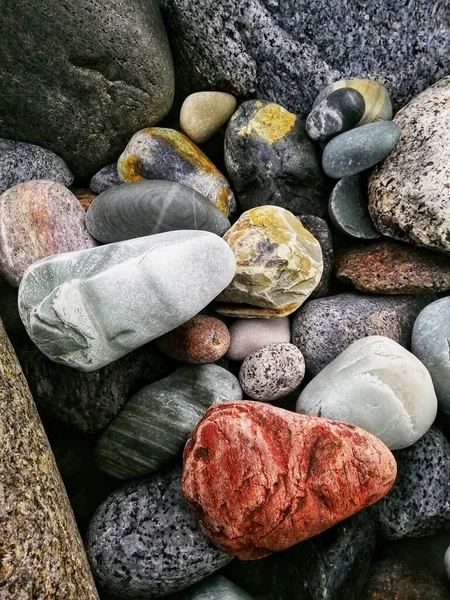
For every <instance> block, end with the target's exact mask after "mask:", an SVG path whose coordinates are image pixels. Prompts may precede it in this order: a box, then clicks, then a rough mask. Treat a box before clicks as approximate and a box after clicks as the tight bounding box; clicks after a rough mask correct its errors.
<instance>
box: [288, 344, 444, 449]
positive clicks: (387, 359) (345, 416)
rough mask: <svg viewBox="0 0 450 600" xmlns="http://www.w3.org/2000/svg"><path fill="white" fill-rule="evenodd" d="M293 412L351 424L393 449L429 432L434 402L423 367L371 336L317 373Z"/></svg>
mask: <svg viewBox="0 0 450 600" xmlns="http://www.w3.org/2000/svg"><path fill="white" fill-rule="evenodd" d="M296 410H297V412H299V413H303V414H307V415H313V416H320V417H325V418H327V419H336V420H338V421H344V422H345V423H352V424H353V425H357V426H358V427H362V428H363V429H365V430H366V431H369V432H370V433H372V434H374V435H376V436H377V437H379V438H380V439H381V440H382V441H383V442H384V443H385V444H386V445H387V446H388V447H389V448H390V449H391V450H397V449H400V448H406V447H407V446H411V444H414V442H416V441H417V440H418V439H419V438H420V437H422V435H424V433H425V432H426V431H428V429H429V428H430V427H431V424H432V423H433V421H434V419H435V417H436V412H437V398H436V394H435V392H434V388H433V382H432V381H431V377H430V374H429V373H428V371H427V370H426V368H425V367H424V365H423V364H422V363H421V362H420V361H419V360H418V359H417V358H416V357H415V356H414V355H413V354H411V353H410V352H408V350H405V348H403V347H402V346H400V345H399V344H397V342H394V341H393V340H391V339H389V338H387V337H382V336H375V335H374V336H369V337H365V338H363V339H361V340H357V341H356V342H353V343H352V344H351V345H350V346H349V347H348V348H346V350H344V351H343V352H342V353H341V354H339V356H338V357H337V358H335V359H334V360H333V361H332V362H331V363H330V364H329V365H327V366H326V367H325V368H324V369H323V370H322V371H321V372H320V373H319V374H318V375H316V377H314V379H313V380H312V381H311V382H310V383H309V384H308V385H307V386H306V387H305V388H304V389H303V391H302V392H301V394H300V396H299V398H298V400H297V407H296Z"/></svg>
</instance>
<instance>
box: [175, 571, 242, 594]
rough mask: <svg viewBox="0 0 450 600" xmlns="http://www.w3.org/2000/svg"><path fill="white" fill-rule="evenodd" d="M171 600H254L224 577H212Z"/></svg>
mask: <svg viewBox="0 0 450 600" xmlns="http://www.w3.org/2000/svg"><path fill="white" fill-rule="evenodd" d="M169 600H252V596H250V594H247V592H245V591H244V590H243V589H242V588H240V587H238V586H237V585H235V584H234V583H232V582H231V581H230V580H229V579H226V578H225V577H224V576H223V575H211V577H208V578H207V579H204V580H203V581H201V582H200V583H197V584H195V585H193V586H192V587H191V588H189V589H187V590H184V591H183V592H180V593H179V594H175V595H174V596H170V599H169Z"/></svg>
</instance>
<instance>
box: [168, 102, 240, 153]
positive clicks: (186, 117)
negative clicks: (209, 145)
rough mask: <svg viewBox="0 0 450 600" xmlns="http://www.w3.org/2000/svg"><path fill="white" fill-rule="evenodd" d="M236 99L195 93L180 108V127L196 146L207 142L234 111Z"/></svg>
mask: <svg viewBox="0 0 450 600" xmlns="http://www.w3.org/2000/svg"><path fill="white" fill-rule="evenodd" d="M236 104H237V103H236V98H235V97H234V96H232V95H231V94H225V93H223V92H197V93H196V94H191V95H190V96H188V97H187V98H186V100H185V101H184V102H183V105H182V106H181V111H180V126H181V129H182V131H183V133H185V134H186V135H187V136H188V137H189V138H191V140H192V141H193V142H195V143H196V144H203V143H204V142H206V141H208V140H209V138H211V137H212V136H213V135H214V134H215V133H216V132H217V131H218V130H219V129H220V128H221V127H222V125H224V124H225V123H226V122H227V121H228V119H229V118H230V117H231V115H232V114H233V113H234V111H235V110H236Z"/></svg>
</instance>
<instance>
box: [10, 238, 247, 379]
mask: <svg viewBox="0 0 450 600" xmlns="http://www.w3.org/2000/svg"><path fill="white" fill-rule="evenodd" d="M234 272H235V260H234V256H233V252H232V251H231V250H230V247H229V246H228V244H226V242H224V241H223V240H222V239H221V238H219V237H218V236H216V235H214V234H213V233H209V232H207V231H169V232H167V233H160V234H157V235H151V236H147V237H144V238H136V239H134V240H127V241H125V242H117V243H115V244H108V245H106V246H100V247H98V248H92V249H90V250H83V251H80V252H72V253H66V254H64V255H58V256H56V257H50V258H47V259H45V260H42V261H39V262H38V263H35V264H34V265H32V266H31V267H30V268H29V269H28V270H27V271H26V273H25V275H24V277H23V279H22V283H21V286H20V288H19V297H18V304H19V313H20V317H21V319H22V321H23V323H24V325H25V328H26V330H27V332H28V334H29V336H30V337H31V339H32V340H33V342H34V343H35V344H36V345H37V346H38V348H39V349H40V350H41V351H42V352H43V353H44V354H45V355H46V356H48V357H49V358H50V359H51V360H54V361H55V362H58V363H61V364H64V365H67V366H69V367H73V368H75V369H79V370H80V371H87V372H89V371H95V370H96V369H100V368H101V367H104V366H106V365H108V364H110V363H111V362H113V361H115V360H117V359H119V358H120V357H122V356H124V355H125V354H128V352H131V351H132V350H134V349H135V348H138V347H139V346H142V345H144V344H146V343H147V342H150V341H151V340H153V339H155V338H157V337H159V336H161V335H163V334H164V333H167V332H168V331H170V330H171V329H174V328H175V327H178V326H179V325H181V324H182V323H185V322H186V321H188V320H189V319H190V318H192V317H193V316H194V315H196V314H197V313H198V312H199V311H200V310H202V308H204V307H205V306H207V305H208V304H209V303H210V302H211V301H212V300H213V299H214V298H215V297H216V296H217V294H218V293H219V292H220V291H222V290H223V289H224V288H225V287H226V286H227V285H228V283H230V281H231V280H232V278H233V276H234Z"/></svg>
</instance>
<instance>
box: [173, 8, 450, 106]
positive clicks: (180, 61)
mask: <svg viewBox="0 0 450 600" xmlns="http://www.w3.org/2000/svg"><path fill="white" fill-rule="evenodd" d="M434 6H435V9H434V10H430V4H429V2H428V1H427V0H417V1H416V2H414V3H406V2H405V3H403V4H402V5H401V7H399V5H398V4H396V3H384V2H383V3H375V2H371V3H355V2H352V1H350V0H345V1H344V2H342V3H339V4H338V3H335V4H330V2H329V0H315V1H314V2H309V3H301V4H299V3H298V2H296V1H295V0H288V1H284V2H274V1H271V0H245V2H242V1H240V0H228V1H227V2H226V3H225V2H224V3H220V4H217V3H216V4H214V5H212V4H209V3H205V2H204V1H203V0H164V1H163V2H162V7H163V14H164V17H165V20H166V22H167V25H168V30H169V39H170V42H171V46H172V50H173V52H174V62H175V68H176V70H177V74H178V82H179V85H180V86H183V87H185V88H186V89H187V90H189V93H190V92H192V91H197V90H204V89H215V90H219V89H220V90H224V91H227V92H230V93H232V94H234V95H236V96H241V97H245V96H246V97H249V96H251V95H253V96H254V95H257V96H259V97H262V98H269V99H271V100H272V101H274V102H279V103H280V104H282V105H284V106H286V107H287V108H288V109H289V110H294V111H295V112H297V113H299V114H302V115H303V116H306V114H307V113H308V112H309V110H310V109H311V106H312V103H313V100H314V99H315V97H316V96H317V94H318V93H319V92H320V91H321V90H322V88H323V87H324V86H325V85H328V84H329V83H331V82H332V81H336V80H339V79H343V78H344V79H348V78H350V77H351V78H354V77H355V78H358V77H364V78H368V79H375V80H379V81H381V82H383V83H384V84H386V86H387V88H388V89H389V91H390V93H391V95H392V100H393V101H394V104H395V106H396V107H397V106H399V105H403V104H405V103H406V102H408V100H410V99H411V98H412V97H413V96H415V95H416V94H417V93H419V92H420V91H422V90H423V89H425V88H426V87H427V86H428V85H430V84H431V83H433V82H434V81H437V80H438V79H439V78H440V77H443V76H444V75H446V74H447V73H448V72H449V71H450V57H449V56H448V45H449V40H450V34H449V32H448V20H447V19H448V12H447V8H448V7H447V6H446V4H445V3H440V4H436V5H434ZM405 24H407V26H405Z"/></svg>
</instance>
